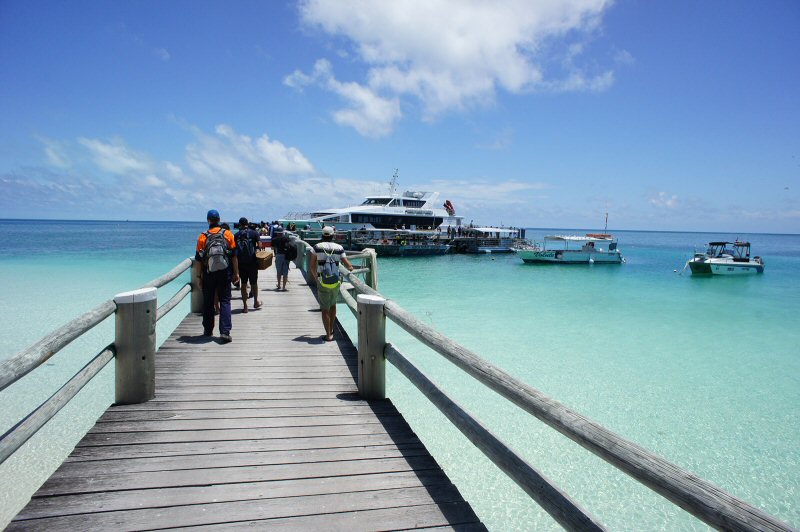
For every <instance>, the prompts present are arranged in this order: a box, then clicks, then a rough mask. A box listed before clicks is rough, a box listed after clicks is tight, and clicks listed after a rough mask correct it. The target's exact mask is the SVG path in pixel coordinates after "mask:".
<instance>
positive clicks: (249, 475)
mask: <svg viewBox="0 0 800 532" xmlns="http://www.w3.org/2000/svg"><path fill="white" fill-rule="evenodd" d="M438 468H439V466H438V465H437V464H436V461H435V460H434V459H433V458H431V457H430V455H428V456H411V457H408V458H382V459H373V460H349V461H340V462H313V463H299V464H273V465H266V466H248V467H218V468H206V469H190V470H186V469H182V470H175V471H142V472H135V473H127V472H119V473H116V472H114V473H109V474H105V475H103V474H97V475H94V476H90V477H67V478H63V477H58V476H54V477H50V478H49V479H48V480H47V481H46V482H45V483H44V484H42V487H41V488H39V491H38V492H37V494H36V496H46V495H63V494H65V493H95V492H103V491H118V490H130V489H151V488H171V487H178V486H206V485H209V484H233V483H237V482H261V481H265V480H286V479H291V478H314V477H331V476H346V475H361V474H366V473H387V472H396V471H425V470H430V469H438Z"/></svg>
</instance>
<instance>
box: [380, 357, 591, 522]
mask: <svg viewBox="0 0 800 532" xmlns="http://www.w3.org/2000/svg"><path fill="white" fill-rule="evenodd" d="M384 353H385V356H386V360H388V361H389V362H391V363H392V364H393V365H394V366H395V367H396V368H397V369H398V370H400V373H402V374H403V375H405V377H406V378H407V379H408V380H409V381H411V383H412V384H413V385H414V386H416V387H417V388H418V389H419V390H420V391H421V392H422V393H423V394H424V395H425V397H427V398H428V400H430V402H431V403H433V404H434V406H436V407H437V408H438V409H439V411H441V412H442V414H444V415H445V416H446V417H447V419H449V420H450V422H451V423H452V424H453V425H455V427H456V428H458V430H460V431H461V432H462V433H463V434H464V435H465V436H466V437H467V438H469V440H470V441H471V442H472V444H473V445H475V446H476V447H477V448H478V449H479V450H480V451H481V452H483V454H485V455H486V456H487V457H488V458H489V459H490V460H491V461H492V462H493V463H494V464H495V465H497V467H499V468H500V470H501V471H503V472H504V473H505V474H506V475H507V476H508V477H509V478H511V479H512V480H513V481H514V482H516V483H517V485H519V487H521V488H522V489H523V490H524V491H525V493H527V494H528V495H529V496H530V497H531V498H532V499H534V500H535V501H536V502H537V503H538V504H539V505H540V506H541V507H542V508H543V509H544V510H545V511H546V512H547V513H549V514H550V515H551V516H552V517H553V518H554V519H555V520H556V521H558V523H559V524H560V525H561V526H563V527H564V528H566V529H567V530H587V531H588V530H604V528H603V526H602V525H601V524H600V523H599V522H597V521H596V520H595V518H593V517H592V516H591V515H590V514H589V513H588V512H587V511H586V510H584V509H583V508H581V507H580V505H579V504H578V503H576V502H575V501H573V500H572V499H571V498H570V497H569V496H568V495H566V494H565V493H563V492H561V491H560V490H559V489H558V488H556V487H555V486H554V485H553V483H552V482H550V480H548V479H547V478H546V477H545V476H544V475H542V474H541V473H539V472H538V471H537V470H536V468H534V467H533V466H532V465H530V464H529V463H528V462H526V461H525V460H524V459H523V458H521V457H520V456H519V455H518V454H517V453H515V452H514V451H513V450H512V449H511V448H510V447H508V446H507V445H506V444H505V443H503V442H502V441H501V440H500V439H499V438H498V437H497V436H495V435H494V434H492V432H491V431H490V430H489V429H487V428H486V427H484V426H483V425H482V424H481V423H480V422H479V421H477V420H476V419H475V417H474V416H472V414H470V413H469V412H468V411H467V410H466V409H464V408H463V407H462V406H461V405H459V404H458V403H456V402H455V401H453V399H451V398H450V397H449V396H448V395H447V394H446V393H445V392H444V391H443V390H442V389H441V388H439V387H438V386H437V385H436V384H435V383H434V382H433V381H431V380H430V378H428V376H427V375H425V374H424V373H423V372H422V371H420V370H419V368H417V367H416V366H414V364H412V363H411V362H410V361H409V360H408V359H407V358H406V357H405V356H403V354H402V353H401V352H400V351H398V350H397V349H396V348H395V347H394V346H393V345H392V344H386V347H385V351H384Z"/></svg>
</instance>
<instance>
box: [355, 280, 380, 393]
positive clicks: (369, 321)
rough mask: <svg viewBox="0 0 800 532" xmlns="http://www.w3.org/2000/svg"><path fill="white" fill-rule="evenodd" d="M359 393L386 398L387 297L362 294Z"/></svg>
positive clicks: (359, 339) (359, 318)
mask: <svg viewBox="0 0 800 532" xmlns="http://www.w3.org/2000/svg"><path fill="white" fill-rule="evenodd" d="M357 301H358V394H359V395H360V396H361V398H362V399H386V359H385V358H384V355H383V350H384V347H385V346H386V316H385V315H384V313H383V306H384V304H385V303H386V300H385V299H384V298H382V297H380V296H372V295H366V294H359V295H358V299H357Z"/></svg>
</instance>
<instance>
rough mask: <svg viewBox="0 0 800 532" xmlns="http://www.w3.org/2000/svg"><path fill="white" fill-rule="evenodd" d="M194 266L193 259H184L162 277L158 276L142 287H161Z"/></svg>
mask: <svg viewBox="0 0 800 532" xmlns="http://www.w3.org/2000/svg"><path fill="white" fill-rule="evenodd" d="M191 267H192V259H183V260H182V261H181V262H180V263H179V264H178V265H177V266H175V267H174V268H172V269H171V270H170V271H168V272H167V273H165V274H164V275H162V276H161V277H156V278H155V279H153V280H152V281H150V282H149V283H147V284H145V285H144V286H142V288H161V287H162V286H164V285H165V284H167V283H170V282H172V281H174V280H175V279H177V278H178V277H180V275H181V274H182V273H183V272H185V271H186V270H188V269H190V268H191Z"/></svg>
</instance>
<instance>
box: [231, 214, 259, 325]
mask: <svg viewBox="0 0 800 532" xmlns="http://www.w3.org/2000/svg"><path fill="white" fill-rule="evenodd" d="M260 243H261V237H260V236H259V234H258V232H257V231H256V230H255V229H253V228H251V227H250V223H249V222H248V221H247V218H245V217H241V218H239V232H238V233H236V260H237V262H238V263H239V277H240V278H241V287H240V289H241V291H242V312H243V313H244V314H247V310H248V309H247V300H248V299H249V298H248V295H247V285H248V283H249V284H250V293H251V294H252V296H253V308H259V307H261V301H259V299H258V263H257V262H256V250H257V249H258V248H259V244H260Z"/></svg>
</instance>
